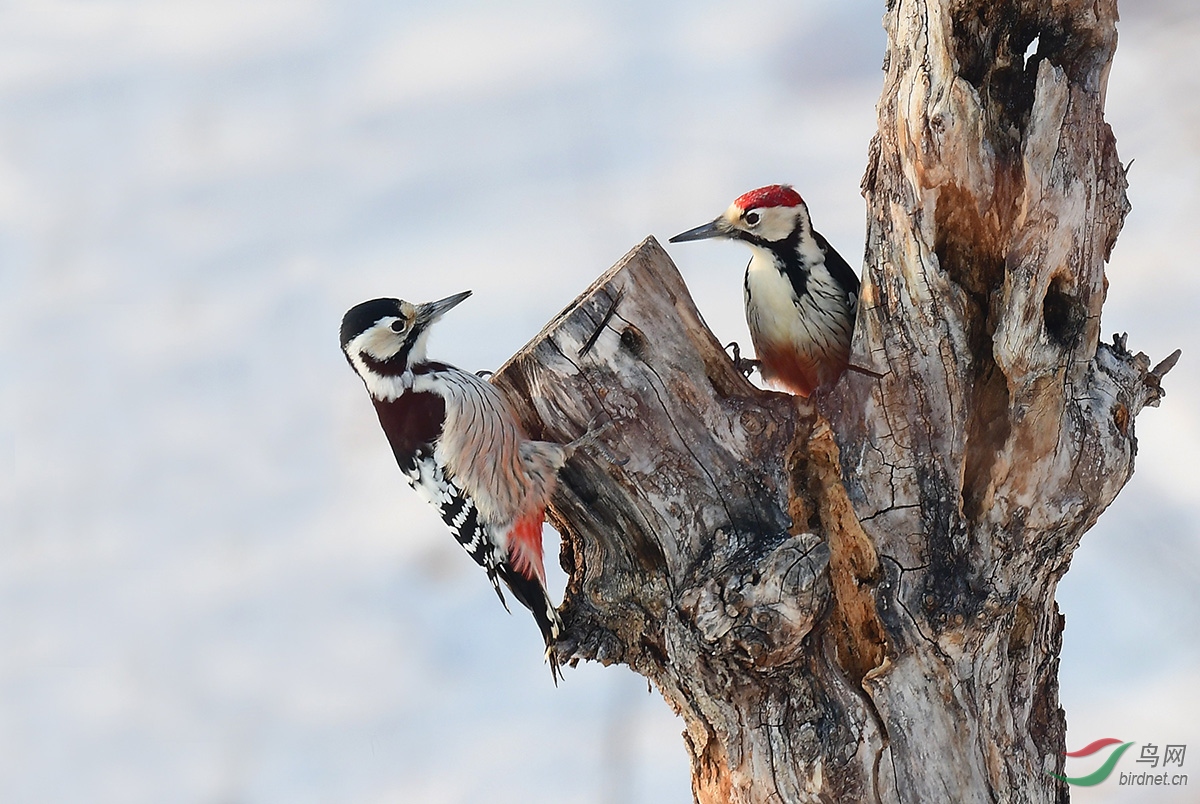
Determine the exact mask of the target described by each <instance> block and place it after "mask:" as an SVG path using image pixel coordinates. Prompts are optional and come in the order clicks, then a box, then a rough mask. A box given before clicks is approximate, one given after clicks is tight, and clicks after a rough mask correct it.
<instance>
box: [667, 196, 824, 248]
mask: <svg viewBox="0 0 1200 804" xmlns="http://www.w3.org/2000/svg"><path fill="white" fill-rule="evenodd" d="M811 226H812V223H811V222H810V221H809V218H808V207H807V206H805V204H804V199H802V198H801V197H800V194H799V193H797V192H796V191H795V190H793V189H792V188H791V187H790V186H789V185H786V184H771V185H768V186H766V187H759V188H758V189H757V190H751V191H750V192H748V193H746V194H744V195H741V196H738V198H737V199H736V200H735V201H734V202H733V203H732V204H730V205H729V209H727V210H725V212H724V213H722V214H721V215H719V216H717V218H716V219H715V220H713V221H711V222H709V223H706V224H704V225H703V226H697V227H696V228H695V229H688V230H687V231H686V232H682V233H680V234H677V235H675V236H674V237H672V238H671V241H670V242H672V243H682V242H685V241H688V240H706V239H708V238H710V237H725V238H730V239H734V240H745V241H746V242H748V243H750V244H751V245H755V246H759V247H762V248H771V247H772V246H775V245H778V244H783V243H785V242H788V241H792V240H796V239H798V238H799V237H800V236H802V235H803V234H804V233H805V232H806V231H808V230H809V229H811Z"/></svg>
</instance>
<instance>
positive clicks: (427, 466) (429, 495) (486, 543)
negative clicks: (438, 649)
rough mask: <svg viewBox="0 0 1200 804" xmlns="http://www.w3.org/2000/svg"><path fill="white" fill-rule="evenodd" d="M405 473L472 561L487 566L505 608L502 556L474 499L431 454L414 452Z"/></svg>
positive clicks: (506, 605)
mask: <svg viewBox="0 0 1200 804" xmlns="http://www.w3.org/2000/svg"><path fill="white" fill-rule="evenodd" d="M404 476H405V477H406V478H407V479H408V483H409V485H411V486H412V487H413V489H415V490H416V492H417V494H419V495H420V496H421V497H422V498H424V500H425V501H426V502H428V503H429V504H430V505H432V506H433V507H434V509H436V510H437V512H438V514H439V515H440V516H441V517H442V521H443V522H445V523H446V524H447V525H448V526H449V527H450V531H451V532H452V533H453V534H454V538H455V539H457V540H458V543H459V544H461V545H462V546H463V549H464V550H466V551H467V553H468V554H469V555H470V556H471V558H473V559H475V563H476V564H478V565H479V566H481V567H483V568H484V569H485V570H487V576H488V580H489V581H491V582H492V587H493V588H494V589H495V590H496V595H497V596H498V597H499V598H500V603H501V604H502V605H503V606H504V608H505V609H508V603H507V602H505V600H504V593H503V592H502V591H500V582H499V581H498V580H497V578H498V577H499V573H500V563H501V560H502V559H501V557H500V556H498V555H497V554H496V548H495V545H493V544H492V541H491V539H489V538H488V534H487V530H486V529H485V526H484V524H483V522H482V521H480V518H479V510H478V509H477V508H476V507H475V503H474V502H472V501H471V498H470V497H468V496H467V495H466V494H465V493H464V492H463V490H462V489H460V488H459V487H458V486H456V485H455V484H454V482H453V481H451V480H450V479H449V478H447V477H446V473H445V471H444V470H443V469H442V467H441V465H440V464H438V462H437V461H436V460H434V458H433V456H432V455H429V454H425V453H421V454H418V455H416V456H415V458H414V460H413V463H412V468H410V469H405V470H404Z"/></svg>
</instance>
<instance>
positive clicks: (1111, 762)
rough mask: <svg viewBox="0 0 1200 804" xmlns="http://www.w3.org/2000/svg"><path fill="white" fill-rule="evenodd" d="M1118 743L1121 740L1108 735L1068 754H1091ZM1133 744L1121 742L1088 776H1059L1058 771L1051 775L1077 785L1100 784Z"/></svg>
mask: <svg viewBox="0 0 1200 804" xmlns="http://www.w3.org/2000/svg"><path fill="white" fill-rule="evenodd" d="M1117 743H1121V741H1120V740H1115V739H1113V738H1112V737H1106V738H1104V739H1103V740H1097V741H1096V742H1094V743H1092V744H1091V745H1089V746H1088V747H1087V748H1082V749H1080V750H1078V751H1071V752H1068V753H1067V756H1069V757H1086V756H1090V755H1091V754H1094V753H1096V752H1097V751H1099V750H1101V749H1102V748H1107V747H1108V746H1110V745H1116V744H1117ZM1131 745H1133V743H1121V744H1120V745H1119V746H1117V748H1115V749H1114V750H1113V752H1112V753H1111V754H1109V755H1108V759H1106V760H1104V764H1103V765H1101V766H1100V767H1099V768H1096V770H1094V771H1093V772H1091V773H1089V774H1088V775H1087V776H1076V777H1070V776H1059V775H1058V774H1057V773H1051V774H1050V775H1051V776H1053V777H1054V778H1055V779H1059V780H1061V781H1064V782H1066V783H1067V784H1072V785H1075V786H1076V787H1091V786H1092V785H1097V784H1100V783H1101V782H1103V781H1104V780H1105V779H1107V778H1108V777H1109V776H1110V775H1111V774H1112V772H1113V768H1115V767H1116V766H1117V760H1119V759H1120V758H1121V754H1124V753H1125V751H1126V750H1128V748H1129V746H1131ZM1047 772H1048V771H1047Z"/></svg>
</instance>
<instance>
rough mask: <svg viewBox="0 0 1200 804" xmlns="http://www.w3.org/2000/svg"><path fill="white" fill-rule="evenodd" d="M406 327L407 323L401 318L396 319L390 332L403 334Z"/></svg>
mask: <svg viewBox="0 0 1200 804" xmlns="http://www.w3.org/2000/svg"><path fill="white" fill-rule="evenodd" d="M406 326H408V322H407V321H405V320H404V319H403V318H397V319H396V320H395V321H393V322H392V332H403V331H404V328H405V327H406Z"/></svg>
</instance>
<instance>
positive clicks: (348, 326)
mask: <svg viewBox="0 0 1200 804" xmlns="http://www.w3.org/2000/svg"><path fill="white" fill-rule="evenodd" d="M403 315H404V313H403V312H402V310H401V307H400V300H399V299H372V300H371V301H366V302H363V303H362V304H356V305H355V306H353V307H351V308H350V309H349V310H348V311H347V312H346V315H345V316H343V317H342V348H343V349H345V348H346V346H347V345H348V344H349V343H350V341H352V340H354V339H355V338H357V337H358V336H359V335H362V334H363V333H364V332H366V331H367V330H369V329H370V328H371V327H373V326H375V325H376V324H378V323H379V322H380V321H382V320H383V319H385V318H389V317H391V318H402V317H403Z"/></svg>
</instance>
